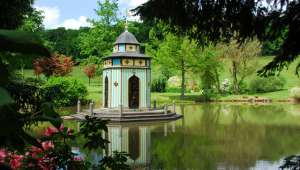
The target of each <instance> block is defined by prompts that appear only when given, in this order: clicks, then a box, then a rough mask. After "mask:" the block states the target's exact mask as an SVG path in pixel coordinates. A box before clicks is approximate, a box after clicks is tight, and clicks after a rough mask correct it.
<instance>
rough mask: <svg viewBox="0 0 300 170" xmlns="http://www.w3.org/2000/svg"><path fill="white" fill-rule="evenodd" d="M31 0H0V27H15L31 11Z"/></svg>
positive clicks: (20, 23)
mask: <svg viewBox="0 0 300 170" xmlns="http://www.w3.org/2000/svg"><path fill="white" fill-rule="evenodd" d="M32 5H33V0H22V1H20V0H10V1H0V29H15V28H17V27H19V26H20V25H22V23H23V22H24V19H25V18H26V16H28V15H29V14H30V13H31V12H32V11H33V8H32Z"/></svg>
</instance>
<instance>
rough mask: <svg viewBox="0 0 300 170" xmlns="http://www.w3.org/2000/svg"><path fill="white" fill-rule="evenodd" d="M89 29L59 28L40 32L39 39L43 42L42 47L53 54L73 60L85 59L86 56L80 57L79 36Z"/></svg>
mask: <svg viewBox="0 0 300 170" xmlns="http://www.w3.org/2000/svg"><path fill="white" fill-rule="evenodd" d="M89 29H90V28H87V27H83V28H79V29H78V30H72V29H65V28H63V27H59V28H56V29H51V30H44V31H42V32H41V33H40V34H41V37H42V38H43V40H44V45H45V46H47V47H48V48H49V49H51V50H52V51H53V52H56V53H59V54H64V55H67V56H72V58H73V59H74V60H77V59H82V58H86V57H87V56H82V55H80V49H79V45H78V44H79V38H78V37H79V35H80V34H82V33H86V32H88V31H89Z"/></svg>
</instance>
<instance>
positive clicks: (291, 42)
mask: <svg viewBox="0 0 300 170" xmlns="http://www.w3.org/2000/svg"><path fill="white" fill-rule="evenodd" d="M170 4H172V5H170ZM157 8H160V9H163V10H154V9H157ZM135 12H136V13H137V14H138V15H139V16H141V18H142V19H143V20H146V21H151V20H153V19H155V18H157V19H160V20H163V21H164V22H166V23H170V24H171V25H172V26H176V27H174V30H175V31H177V32H178V31H179V32H185V33H188V34H189V35H190V37H193V38H196V39H197V40H198V41H199V42H200V43H201V44H205V43H206V42H207V41H206V40H210V41H213V42H217V41H223V40H227V41H228V40H230V39H231V38H236V37H237V38H238V39H239V42H242V41H244V40H246V39H247V38H255V37H257V38H258V39H259V40H261V41H264V40H269V41H274V40H275V39H277V38H278V37H280V36H281V34H282V32H283V31H284V30H288V32H287V36H286V37H284V39H283V43H282V45H281V46H280V53H279V54H278V55H277V57H275V58H274V60H273V61H272V62H270V63H269V64H267V65H266V66H265V67H264V68H263V69H262V70H260V72H259V73H260V74H262V75H270V74H274V73H275V72H277V71H281V70H282V69H283V68H285V67H287V65H288V64H289V63H291V62H293V61H294V60H295V59H296V58H297V57H298V55H299V54H300V48H299V44H300V39H299V38H297V35H299V33H300V30H299V25H300V19H299V17H300V1H285V0H284V1H278V0H270V1H267V2H265V1H264V0H249V1H240V0H233V1H224V0H216V1H207V0H204V1H197V2H195V3H194V2H193V1H190V0H175V1H174V0H164V1H160V0H152V1H148V2H146V3H144V4H143V5H141V6H139V7H137V8H136V9H135ZM298 68H300V67H297V69H296V70H298Z"/></svg>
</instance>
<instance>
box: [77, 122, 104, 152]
mask: <svg viewBox="0 0 300 170" xmlns="http://www.w3.org/2000/svg"><path fill="white" fill-rule="evenodd" d="M107 123H108V121H104V120H100V119H98V118H96V117H89V116H86V117H85V121H84V122H83V123H81V124H80V128H81V131H80V134H82V135H83V136H84V138H85V139H87V142H86V143H85V145H84V147H85V148H88V149H97V148H105V146H106V144H107V143H109V141H107V140H106V139H103V136H102V133H103V132H107V126H106V125H107Z"/></svg>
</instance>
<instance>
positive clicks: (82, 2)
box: [34, 0, 147, 29]
mask: <svg viewBox="0 0 300 170" xmlns="http://www.w3.org/2000/svg"><path fill="white" fill-rule="evenodd" d="M146 1H147V0H119V1H118V3H119V12H118V14H119V16H124V15H125V13H126V12H125V11H126V9H132V8H135V7H137V6H138V5H140V4H142V3H144V2H146ZM96 4H97V0H36V1H35V4H34V6H35V7H36V8H37V9H39V10H42V11H44V17H45V18H44V25H45V27H46V28H47V29H51V28H57V27H61V26H63V27H66V28H72V29H78V28H79V27H80V26H89V23H88V22H87V18H96V15H95V12H94V9H95V8H96ZM131 19H137V18H136V17H132V18H131Z"/></svg>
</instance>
